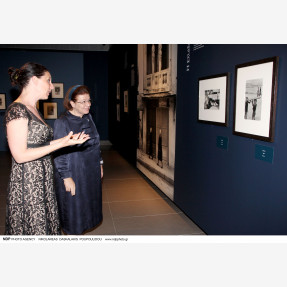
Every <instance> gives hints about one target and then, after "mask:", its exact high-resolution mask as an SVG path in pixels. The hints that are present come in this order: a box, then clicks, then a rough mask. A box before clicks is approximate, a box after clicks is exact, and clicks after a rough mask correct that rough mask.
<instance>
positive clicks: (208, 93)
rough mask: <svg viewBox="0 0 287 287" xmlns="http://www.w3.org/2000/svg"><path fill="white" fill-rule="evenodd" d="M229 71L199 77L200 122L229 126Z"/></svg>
mask: <svg viewBox="0 0 287 287" xmlns="http://www.w3.org/2000/svg"><path fill="white" fill-rule="evenodd" d="M229 78H230V74H229V73H222V74H216V75H211V76H207V77H201V78H199V79H198V122H200V123H207V124H214V125H220V126H228V118H229V90H230V88H229Z"/></svg>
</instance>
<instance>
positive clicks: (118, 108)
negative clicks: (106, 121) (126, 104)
mask: <svg viewBox="0 0 287 287" xmlns="http://www.w3.org/2000/svg"><path fill="white" fill-rule="evenodd" d="M117 121H118V122H120V121H121V105H120V104H117Z"/></svg>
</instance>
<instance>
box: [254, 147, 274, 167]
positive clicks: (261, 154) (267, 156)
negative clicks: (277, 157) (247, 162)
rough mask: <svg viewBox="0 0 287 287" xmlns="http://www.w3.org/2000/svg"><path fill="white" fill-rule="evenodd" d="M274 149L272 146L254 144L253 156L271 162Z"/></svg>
mask: <svg viewBox="0 0 287 287" xmlns="http://www.w3.org/2000/svg"><path fill="white" fill-rule="evenodd" d="M273 155H274V150H273V148H272V147H267V146H263V145H255V158H257V159H260V160H264V161H267V162H270V163H273Z"/></svg>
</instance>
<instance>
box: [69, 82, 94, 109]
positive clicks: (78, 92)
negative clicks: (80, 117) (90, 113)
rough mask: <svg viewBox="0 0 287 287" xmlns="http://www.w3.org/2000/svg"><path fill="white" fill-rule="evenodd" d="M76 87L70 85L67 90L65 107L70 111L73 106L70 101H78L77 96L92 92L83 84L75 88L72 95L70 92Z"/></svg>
mask: <svg viewBox="0 0 287 287" xmlns="http://www.w3.org/2000/svg"><path fill="white" fill-rule="evenodd" d="M74 87H75V86H72V87H70V88H69V90H68V91H67V92H66V95H65V99H64V107H65V109H66V110H68V111H69V110H71V109H72V108H73V107H72V106H71V104H70V101H73V102H76V100H77V96H79V95H83V94H90V90H89V88H88V87H87V86H85V85H82V86H79V87H78V88H76V89H75V90H74V92H73V93H72V95H70V92H71V90H72V89H73V88H74Z"/></svg>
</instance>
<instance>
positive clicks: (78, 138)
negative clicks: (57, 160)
mask: <svg viewBox="0 0 287 287" xmlns="http://www.w3.org/2000/svg"><path fill="white" fill-rule="evenodd" d="M88 139H90V136H89V135H87V134H85V133H84V132H81V133H77V134H73V132H69V134H68V135H67V136H65V137H63V138H62V140H61V142H62V144H63V145H64V146H71V145H76V144H83V143H84V142H85V141H87V140H88Z"/></svg>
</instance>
